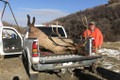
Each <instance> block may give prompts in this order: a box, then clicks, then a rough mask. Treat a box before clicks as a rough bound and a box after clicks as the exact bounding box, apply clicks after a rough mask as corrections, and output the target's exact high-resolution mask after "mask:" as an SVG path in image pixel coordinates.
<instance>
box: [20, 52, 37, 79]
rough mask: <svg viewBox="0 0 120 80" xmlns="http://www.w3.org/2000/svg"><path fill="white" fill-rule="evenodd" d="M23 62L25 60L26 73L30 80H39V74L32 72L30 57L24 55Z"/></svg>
mask: <svg viewBox="0 0 120 80" xmlns="http://www.w3.org/2000/svg"><path fill="white" fill-rule="evenodd" d="M22 60H23V63H24V67H25V69H26V72H27V74H28V76H29V79H30V80H38V72H36V71H33V70H32V68H31V66H30V65H29V61H28V57H27V54H26V53H23V55H22Z"/></svg>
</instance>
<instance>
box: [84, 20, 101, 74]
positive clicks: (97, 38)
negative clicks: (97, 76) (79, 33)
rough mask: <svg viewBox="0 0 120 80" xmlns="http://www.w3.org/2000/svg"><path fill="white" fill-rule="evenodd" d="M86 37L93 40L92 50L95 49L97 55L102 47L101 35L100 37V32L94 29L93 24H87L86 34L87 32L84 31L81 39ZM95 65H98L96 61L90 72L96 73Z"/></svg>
mask: <svg viewBox="0 0 120 80" xmlns="http://www.w3.org/2000/svg"><path fill="white" fill-rule="evenodd" d="M87 35H88V36H89V37H93V38H94V41H93V46H94V48H96V53H97V52H98V49H100V48H101V46H102V43H103V35H102V33H101V31H100V30H99V29H98V28H96V26H95V22H90V23H89V27H88V32H87V30H85V31H84V33H83V37H86V36H87ZM97 65H98V61H97V60H96V63H94V64H93V65H92V66H91V70H92V72H94V73H97V71H96V68H97Z"/></svg>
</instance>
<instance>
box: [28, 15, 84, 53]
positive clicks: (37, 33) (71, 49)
mask: <svg viewBox="0 0 120 80" xmlns="http://www.w3.org/2000/svg"><path fill="white" fill-rule="evenodd" d="M27 17H28V26H29V27H30V33H29V37H30V38H37V39H38V41H39V46H41V47H44V48H45V49H48V50H50V51H52V52H54V53H55V54H67V53H73V54H75V53H76V50H77V49H76V48H78V47H75V46H73V45H72V43H73V41H72V40H71V39H64V41H62V40H61V39H59V38H56V37H51V39H52V40H53V41H54V42H55V43H57V44H58V45H57V44H55V43H54V42H53V41H52V40H50V39H49V38H48V36H47V35H46V34H45V33H44V32H42V31H41V30H39V29H38V28H36V27H35V26H34V23H35V17H34V18H33V22H32V24H31V23H30V17H29V15H28V16H27ZM70 43H71V44H70ZM79 47H80V46H79ZM81 49H82V48H81Z"/></svg>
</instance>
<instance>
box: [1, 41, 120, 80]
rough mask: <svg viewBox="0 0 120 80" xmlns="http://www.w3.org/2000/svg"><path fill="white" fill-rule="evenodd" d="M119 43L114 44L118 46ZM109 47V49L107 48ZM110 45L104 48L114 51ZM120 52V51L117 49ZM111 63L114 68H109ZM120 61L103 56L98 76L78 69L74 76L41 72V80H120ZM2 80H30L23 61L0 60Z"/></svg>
mask: <svg viewBox="0 0 120 80" xmlns="http://www.w3.org/2000/svg"><path fill="white" fill-rule="evenodd" d="M116 44H118V43H114V45H115V46H116ZM108 45H109V47H107V46H108ZM110 45H111V44H110V43H104V44H103V47H104V48H105V47H106V48H110V49H114V48H112V47H114V46H113V43H112V45H111V47H110ZM117 50H119V49H117ZM106 62H107V63H110V64H111V65H113V66H112V68H110V69H107V68H109V67H110V66H109V65H106ZM115 70H119V71H120V61H119V60H117V59H116V58H113V57H109V56H106V55H103V60H101V61H99V64H98V68H97V74H94V73H92V72H90V71H89V68H86V69H85V70H82V69H76V70H74V72H73V74H71V73H70V72H66V73H65V74H62V73H57V72H40V73H39V76H38V77H39V80H120V72H116V71H115ZM0 80H29V78H28V75H27V73H26V70H25V68H24V65H23V63H22V60H21V59H20V58H19V57H18V56H15V57H7V58H5V59H4V60H2V61H1V60H0Z"/></svg>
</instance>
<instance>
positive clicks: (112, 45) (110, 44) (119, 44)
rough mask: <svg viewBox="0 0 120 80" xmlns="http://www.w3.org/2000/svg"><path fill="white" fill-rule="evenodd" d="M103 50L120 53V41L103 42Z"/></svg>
mask: <svg viewBox="0 0 120 80" xmlns="http://www.w3.org/2000/svg"><path fill="white" fill-rule="evenodd" d="M102 47H103V48H108V49H116V50H119V51H120V41H118V42H103V45H102Z"/></svg>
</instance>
